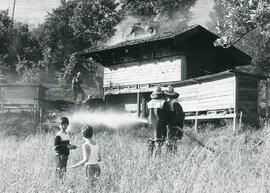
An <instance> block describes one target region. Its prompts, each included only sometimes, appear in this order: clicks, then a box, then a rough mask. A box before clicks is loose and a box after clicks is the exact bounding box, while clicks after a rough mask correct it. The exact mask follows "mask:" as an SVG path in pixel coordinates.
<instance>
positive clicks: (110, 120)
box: [68, 111, 147, 132]
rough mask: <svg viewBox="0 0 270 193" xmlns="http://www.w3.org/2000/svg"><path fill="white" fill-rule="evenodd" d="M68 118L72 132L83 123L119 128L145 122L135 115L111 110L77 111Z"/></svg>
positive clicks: (145, 121)
mask: <svg viewBox="0 0 270 193" xmlns="http://www.w3.org/2000/svg"><path fill="white" fill-rule="evenodd" d="M68 118H69V120H70V130H71V131H72V132H77V130H78V129H80V127H82V126H83V125H90V126H93V127H107V128H111V129H119V128H123V127H131V126H133V125H136V124H142V123H147V120H146V119H142V118H138V117H137V116H136V115H132V114H129V113H120V112H113V111H110V112H103V111H95V112H88V111H78V112H74V113H73V114H71V115H69V116H68Z"/></svg>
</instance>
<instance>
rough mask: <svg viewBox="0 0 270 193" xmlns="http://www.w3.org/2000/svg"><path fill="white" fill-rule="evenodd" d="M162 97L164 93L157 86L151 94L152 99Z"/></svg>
mask: <svg viewBox="0 0 270 193" xmlns="http://www.w3.org/2000/svg"><path fill="white" fill-rule="evenodd" d="M162 97H164V91H162V90H161V87H160V86H157V87H156V88H155V90H154V91H153V92H152V94H151V98H152V99H160V98H162Z"/></svg>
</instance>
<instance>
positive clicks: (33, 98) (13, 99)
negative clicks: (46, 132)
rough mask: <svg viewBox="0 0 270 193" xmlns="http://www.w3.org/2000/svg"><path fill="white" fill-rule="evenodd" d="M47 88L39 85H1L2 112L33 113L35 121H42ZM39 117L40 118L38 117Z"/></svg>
mask: <svg viewBox="0 0 270 193" xmlns="http://www.w3.org/2000/svg"><path fill="white" fill-rule="evenodd" d="M46 90H47V88H46V87H44V86H42V85H38V84H2V85H0V101H1V106H0V110H1V112H6V111H8V112H11V111H13V112H21V111H29V112H33V115H34V119H36V118H39V119H40V120H41V119H42V114H43V101H44V100H45V92H46ZM37 115H39V116H37Z"/></svg>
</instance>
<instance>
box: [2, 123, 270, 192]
mask: <svg viewBox="0 0 270 193" xmlns="http://www.w3.org/2000/svg"><path fill="white" fill-rule="evenodd" d="M129 131H130V130H129V129H127V130H126V131H124V130H122V131H114V132H101V133H98V134H97V135H96V139H97V142H98V143H99V144H100V146H101V149H102V157H103V161H102V163H101V169H102V174H101V176H100V178H99V180H98V181H97V182H96V184H95V185H94V186H91V185H90V184H89V182H88V181H87V180H86V179H85V177H84V168H83V167H81V168H78V169H69V170H68V172H67V179H66V181H65V182H64V183H57V182H55V178H54V170H55V163H54V152H53V133H47V134H36V135H29V136H28V137H27V138H15V137H5V138H1V140H0V163H1V164H0V171H1V173H0V184H1V187H0V192H5V193H9V192H10V193H13V192H26V193H27V192H41V193H47V192H70V193H71V192H78V193H83V192H106V193H107V192H136V193H138V192H164V193H166V192H168V193H173V192H193V193H194V192H199V193H203V192H207V193H211V192H214V193H216V192H267V191H269V189H270V187H269V183H268V181H269V180H268V179H269V177H270V176H269V174H270V173H269V171H270V167H269V160H268V155H269V145H270V144H269V141H267V140H266V141H265V142H264V143H262V144H261V145H259V146H255V144H256V143H257V142H258V141H259V140H260V139H261V138H262V137H263V136H264V135H265V134H266V129H265V130H263V131H261V132H256V133H253V132H244V133H241V134H238V135H234V133H233V132H232V129H231V128H230V127H227V128H224V129H216V130H211V131H208V132H203V133H199V134H198V136H197V137H198V138H200V139H201V140H204V141H205V142H207V145H209V146H211V147H213V148H214V149H215V150H216V151H215V153H211V152H209V151H207V150H206V149H202V148H201V147H198V146H197V144H196V143H194V142H193V141H191V140H190V139H189V138H187V137H184V138H183V141H182V143H181V144H180V145H179V151H178V153H177V155H167V156H164V155H162V156H161V157H159V158H154V159H153V158H147V156H146V155H147V143H146V138H145V137H140V136H138V135H136V132H133V134H130V132H129ZM132 131H134V130H132ZM72 141H73V143H75V144H76V145H80V144H82V142H83V141H82V138H81V136H80V134H76V135H75V136H74V137H73V138H72ZM79 159H81V150H80V149H77V150H75V151H73V152H72V153H71V156H70V160H69V164H71V163H75V162H76V161H78V160H79Z"/></svg>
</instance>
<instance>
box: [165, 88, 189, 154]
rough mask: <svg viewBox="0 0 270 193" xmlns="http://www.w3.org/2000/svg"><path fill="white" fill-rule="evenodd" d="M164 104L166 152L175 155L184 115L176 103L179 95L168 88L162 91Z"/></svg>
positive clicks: (181, 134) (181, 132)
mask: <svg viewBox="0 0 270 193" xmlns="http://www.w3.org/2000/svg"><path fill="white" fill-rule="evenodd" d="M164 94H165V96H166V98H167V102H166V109H167V110H166V125H167V144H166V145H167V152H170V153H176V152H177V146H178V144H177V143H178V141H179V140H181V139H182V137H183V134H184V133H183V125H184V120H185V113H184V111H183V108H182V106H181V105H180V103H179V101H178V96H179V94H178V93H177V92H175V91H174V88H173V87H172V86H169V87H168V88H167V90H165V91H164Z"/></svg>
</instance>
